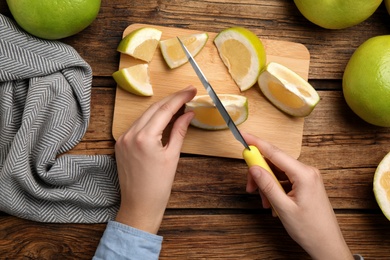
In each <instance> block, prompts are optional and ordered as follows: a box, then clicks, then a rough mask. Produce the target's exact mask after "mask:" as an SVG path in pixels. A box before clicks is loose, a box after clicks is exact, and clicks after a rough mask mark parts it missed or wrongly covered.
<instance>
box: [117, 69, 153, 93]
mask: <svg viewBox="0 0 390 260" xmlns="http://www.w3.org/2000/svg"><path fill="white" fill-rule="evenodd" d="M131 71H136V73H135V74H136V76H139V77H142V78H143V80H144V81H145V82H139V81H138V80H137V79H136V78H134V77H133V76H132V75H131V74H132V73H131ZM112 77H113V78H114V80H115V82H116V83H117V84H118V86H119V87H121V88H122V89H124V90H126V91H128V92H130V93H133V94H135V95H138V96H152V95H153V88H152V85H151V84H150V81H149V71H148V64H138V65H134V66H131V67H128V68H123V69H120V70H118V71H116V72H114V73H113V74H112Z"/></svg>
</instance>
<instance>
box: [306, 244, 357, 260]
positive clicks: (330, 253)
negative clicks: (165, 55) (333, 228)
mask: <svg viewBox="0 0 390 260" xmlns="http://www.w3.org/2000/svg"><path fill="white" fill-rule="evenodd" d="M322 242H325V244H323V245H321V246H316V247H315V248H312V249H311V250H310V249H309V250H307V252H308V253H309V255H310V256H311V257H312V259H319V260H321V259H333V260H338V259H340V260H353V259H354V257H353V255H352V253H351V251H350V249H349V247H348V245H347V244H346V243H345V241H344V239H342V240H341V241H339V242H337V243H334V242H335V241H333V242H330V243H331V244H330V243H327V242H326V241H322Z"/></svg>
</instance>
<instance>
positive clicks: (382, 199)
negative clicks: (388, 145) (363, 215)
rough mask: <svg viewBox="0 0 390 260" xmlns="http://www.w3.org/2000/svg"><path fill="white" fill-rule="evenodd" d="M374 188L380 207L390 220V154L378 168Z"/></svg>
mask: <svg viewBox="0 0 390 260" xmlns="http://www.w3.org/2000/svg"><path fill="white" fill-rule="evenodd" d="M373 188H374V195H375V199H376V201H377V203H378V205H379V207H380V208H381V210H382V212H383V214H384V215H385V216H386V218H387V219H388V220H390V152H389V153H388V154H387V155H386V156H385V157H384V158H383V159H382V161H381V162H380V163H379V165H378V167H377V168H376V171H375V175H374V181H373Z"/></svg>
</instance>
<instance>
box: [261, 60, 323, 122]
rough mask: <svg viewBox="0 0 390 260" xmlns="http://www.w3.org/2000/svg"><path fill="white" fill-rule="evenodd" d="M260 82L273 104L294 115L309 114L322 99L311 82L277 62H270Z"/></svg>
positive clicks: (302, 115)
mask: <svg viewBox="0 0 390 260" xmlns="http://www.w3.org/2000/svg"><path fill="white" fill-rule="evenodd" d="M258 83H259V87H260V89H261V91H262V92H263V94H264V95H265V96H266V97H267V98H268V100H269V101H270V102H271V103H272V104H273V105H275V106H276V107H277V108H279V109H280V110H282V111H283V112H285V113H287V114H289V115H292V116H297V117H304V116H307V115H309V114H310V113H311V112H312V111H313V109H314V107H315V106H316V105H317V103H318V102H319V101H320V97H319V95H318V93H317V91H316V90H315V89H314V88H313V87H312V86H311V85H310V84H309V82H307V81H306V80H304V79H303V78H302V77H301V76H299V75H298V74H296V73H295V72H294V71H292V70H290V69H289V68H287V67H285V66H283V65H281V64H279V63H276V62H270V63H269V64H268V65H267V66H266V67H265V70H264V71H262V72H261V74H260V77H259V80H258Z"/></svg>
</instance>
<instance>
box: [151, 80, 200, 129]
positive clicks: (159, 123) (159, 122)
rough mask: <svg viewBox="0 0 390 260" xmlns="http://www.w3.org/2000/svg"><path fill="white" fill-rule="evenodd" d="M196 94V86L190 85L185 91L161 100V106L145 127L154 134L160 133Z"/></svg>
mask: <svg viewBox="0 0 390 260" xmlns="http://www.w3.org/2000/svg"><path fill="white" fill-rule="evenodd" d="M195 95H196V88H195V87H193V86H190V87H188V88H186V89H185V90H183V91H179V92H176V93H175V94H173V95H172V96H171V97H170V98H169V99H167V100H164V101H165V102H160V106H159V108H158V109H157V110H156V111H155V112H154V113H153V115H152V116H151V117H150V120H149V121H148V122H147V123H146V124H145V126H144V129H145V131H146V132H148V133H150V134H152V135H156V134H157V135H160V134H161V133H162V131H163V130H164V129H165V128H166V126H167V125H168V123H169V122H170V121H171V119H172V117H173V116H174V115H175V114H176V112H177V111H178V110H179V109H180V108H181V107H182V106H183V105H184V104H185V103H186V102H188V101H190V100H191V99H193V98H194V96H195Z"/></svg>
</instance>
